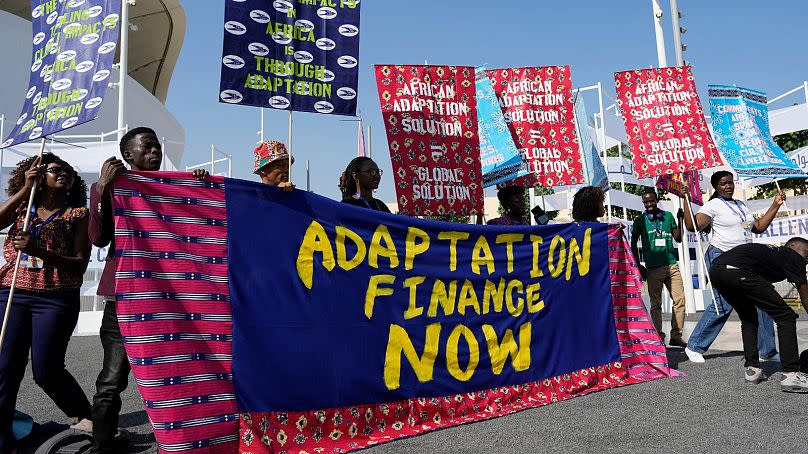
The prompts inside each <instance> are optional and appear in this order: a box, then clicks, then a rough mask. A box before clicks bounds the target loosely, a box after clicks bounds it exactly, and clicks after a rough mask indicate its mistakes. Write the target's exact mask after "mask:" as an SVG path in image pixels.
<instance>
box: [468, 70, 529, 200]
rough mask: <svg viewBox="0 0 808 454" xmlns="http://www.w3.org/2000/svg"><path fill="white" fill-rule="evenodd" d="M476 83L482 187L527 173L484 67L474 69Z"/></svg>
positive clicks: (525, 164)
mask: <svg viewBox="0 0 808 454" xmlns="http://www.w3.org/2000/svg"><path fill="white" fill-rule="evenodd" d="M475 76H476V85H477V122H478V129H479V136H480V161H481V162H482V169H483V187H486V188H487V187H489V186H495V185H497V184H500V183H504V182H506V181H510V180H513V179H514V178H519V177H522V176H525V175H527V174H528V173H529V171H528V168H527V163H526V162H525V160H524V159H522V155H521V154H520V153H519V149H518V148H516V144H515V143H514V141H513V137H512V136H511V131H510V129H509V128H508V124H507V123H506V122H505V116H504V115H503V114H502V109H501V108H500V106H499V100H498V99H497V95H496V93H495V92H494V87H493V86H492V85H491V79H489V78H488V74H487V73H486V69H485V67H483V66H481V67H478V68H476V70H475Z"/></svg>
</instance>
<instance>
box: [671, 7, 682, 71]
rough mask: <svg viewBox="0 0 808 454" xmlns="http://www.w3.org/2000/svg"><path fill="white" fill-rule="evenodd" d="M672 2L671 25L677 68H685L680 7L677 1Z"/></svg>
mask: <svg viewBox="0 0 808 454" xmlns="http://www.w3.org/2000/svg"><path fill="white" fill-rule="evenodd" d="M670 2H671V24H672V25H673V53H674V54H675V55H676V66H683V65H684V64H685V58H684V56H683V55H682V53H683V51H684V49H683V48H682V30H681V27H680V25H679V6H678V4H677V0H670Z"/></svg>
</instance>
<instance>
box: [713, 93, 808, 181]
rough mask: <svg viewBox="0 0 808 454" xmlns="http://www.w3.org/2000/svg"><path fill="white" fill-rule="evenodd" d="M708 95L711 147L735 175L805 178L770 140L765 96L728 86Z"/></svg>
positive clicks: (771, 139) (767, 107)
mask: <svg viewBox="0 0 808 454" xmlns="http://www.w3.org/2000/svg"><path fill="white" fill-rule="evenodd" d="M708 93H709V96H710V115H712V122H713V136H714V137H715V144H716V145H717V146H718V149H719V151H720V152H721V154H722V155H723V156H724V158H725V159H726V160H727V163H728V164H729V165H730V167H732V168H733V169H734V170H735V171H736V172H737V173H738V175H739V176H742V177H772V178H788V177H797V178H801V177H805V176H806V175H805V174H804V173H803V172H802V171H801V170H800V168H799V166H797V164H795V163H794V162H793V161H791V160H790V159H788V156H786V154H785V152H783V150H782V149H781V148H780V146H779V145H777V143H776V142H775V141H774V139H773V138H772V135H771V131H770V129H769V106H768V105H767V103H766V101H767V98H766V94H765V93H763V92H760V91H755V90H750V89H747V88H740V87H733V86H728V85H710V86H709V90H708Z"/></svg>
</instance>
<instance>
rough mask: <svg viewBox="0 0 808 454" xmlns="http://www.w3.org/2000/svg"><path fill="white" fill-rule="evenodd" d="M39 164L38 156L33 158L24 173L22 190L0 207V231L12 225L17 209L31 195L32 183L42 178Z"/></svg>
mask: <svg viewBox="0 0 808 454" xmlns="http://www.w3.org/2000/svg"><path fill="white" fill-rule="evenodd" d="M39 162H40V158H39V156H37V157H36V158H34V162H32V163H31V167H29V168H28V170H26V171H25V184H24V185H23V187H22V189H20V190H19V191H17V193H16V194H14V195H13V196H11V197H9V198H8V199H7V200H6V201H5V202H3V204H2V205H0V229H4V228H6V227H8V226H10V225H11V224H13V223H14V221H15V220H16V218H17V208H19V207H20V205H22V204H24V203H26V202H28V197H29V196H30V195H31V189H32V188H33V187H34V183H35V182H37V181H38V180H39V179H40V177H41V176H42V171H43V169H42V168H41V167H40V165H39Z"/></svg>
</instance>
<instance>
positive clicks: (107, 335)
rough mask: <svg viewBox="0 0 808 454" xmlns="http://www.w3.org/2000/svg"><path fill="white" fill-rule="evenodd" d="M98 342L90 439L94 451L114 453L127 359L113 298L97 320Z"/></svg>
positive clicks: (125, 381)
mask: <svg viewBox="0 0 808 454" xmlns="http://www.w3.org/2000/svg"><path fill="white" fill-rule="evenodd" d="M100 334H101V345H102V346H103V347H104V365H103V368H102V369H101V372H100V373H99V374H98V379H97V380H96V381H95V389H96V393H95V396H93V438H94V448H95V451H96V452H102V453H112V452H115V434H117V433H118V417H119V415H120V412H121V393H122V392H123V391H124V390H125V389H126V385H127V384H128V382H129V371H130V369H131V367H130V366H129V358H128V357H127V356H126V350H125V349H124V346H123V337H121V329H120V327H118V316H117V314H116V313H115V301H109V300H108V301H107V302H106V304H105V305H104V316H103V318H102V319H101V332H100Z"/></svg>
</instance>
